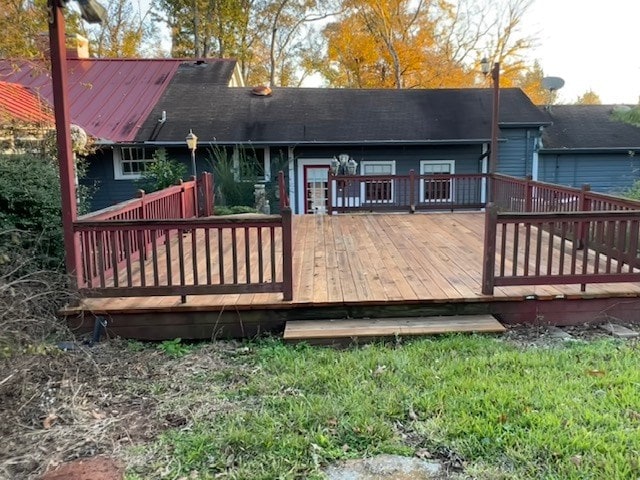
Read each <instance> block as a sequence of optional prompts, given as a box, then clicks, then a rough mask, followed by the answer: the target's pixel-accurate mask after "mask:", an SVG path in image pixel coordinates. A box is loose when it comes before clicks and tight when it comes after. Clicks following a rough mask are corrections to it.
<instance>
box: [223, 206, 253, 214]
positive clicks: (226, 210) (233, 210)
mask: <svg viewBox="0 0 640 480" xmlns="http://www.w3.org/2000/svg"><path fill="white" fill-rule="evenodd" d="M214 210H215V214H216V215H238V214H240V213H256V212H257V210H256V209H255V208H252V207H247V206H245V205H234V206H232V207H227V206H224V205H221V206H217V205H216V207H215V209H214Z"/></svg>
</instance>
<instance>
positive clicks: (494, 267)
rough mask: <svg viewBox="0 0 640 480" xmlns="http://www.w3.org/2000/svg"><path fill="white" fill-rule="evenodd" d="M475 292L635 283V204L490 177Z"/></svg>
mask: <svg viewBox="0 0 640 480" xmlns="http://www.w3.org/2000/svg"><path fill="white" fill-rule="evenodd" d="M492 185H493V188H494V191H493V199H494V201H495V206H491V207H490V208H488V209H487V217H486V223H485V246H484V251H485V253H484V268H483V280H482V291H483V293H485V294H491V293H492V292H493V287H494V286H506V285H544V284H571V283H578V284H581V286H582V289H583V290H584V289H585V285H586V284H587V283H602V282H629V281H637V280H638V270H637V269H638V268H640V259H639V258H638V255H639V252H638V221H639V220H640V202H638V201H634V200H630V199H625V198H620V197H614V196H611V195H606V194H601V193H594V192H591V191H590V189H589V186H588V185H585V186H583V187H582V188H581V189H577V188H571V187H565V186H561V185H553V184H549V183H544V182H536V181H532V180H531V179H519V178H514V177H508V176H506V175H494V176H493V177H492Z"/></svg>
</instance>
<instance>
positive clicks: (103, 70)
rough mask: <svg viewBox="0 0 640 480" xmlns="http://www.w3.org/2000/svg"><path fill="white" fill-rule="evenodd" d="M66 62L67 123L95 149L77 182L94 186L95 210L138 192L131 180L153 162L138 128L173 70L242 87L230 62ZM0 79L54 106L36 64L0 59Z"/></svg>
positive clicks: (45, 73)
mask: <svg viewBox="0 0 640 480" xmlns="http://www.w3.org/2000/svg"><path fill="white" fill-rule="evenodd" d="M67 63H68V82H69V95H68V100H69V109H70V113H71V119H72V122H73V123H74V124H76V125H79V126H80V127H82V128H83V129H84V130H85V131H86V132H87V133H88V134H89V135H90V136H91V137H92V138H93V141H94V143H95V146H96V147H97V152H96V154H95V155H93V156H92V157H90V158H89V159H88V166H89V168H88V172H87V175H86V177H85V178H84V179H83V180H82V181H83V182H86V183H87V184H88V185H92V186H93V185H97V187H98V188H97V191H96V193H95V194H94V198H93V205H92V206H93V207H94V208H102V207H105V206H109V205H112V204H115V203H117V202H120V201H123V200H126V199H129V198H131V197H132V196H133V195H134V194H135V192H136V190H137V188H138V187H137V185H136V182H135V180H136V179H137V178H139V177H140V172H141V170H142V169H143V168H144V164H145V163H148V162H150V161H152V154H153V151H154V148H155V147H153V148H147V146H145V145H144V144H140V143H138V142H137V140H136V136H137V133H138V130H139V129H140V127H141V126H142V124H143V122H144V121H145V120H146V119H147V118H148V117H149V114H150V112H151V110H152V109H153V107H154V106H155V105H156V103H157V102H158V100H159V99H160V98H161V96H162V94H163V93H164V91H165V89H166V88H167V86H168V85H169V83H170V82H171V80H172V78H173V76H174V75H175V74H176V72H177V71H179V70H186V71H200V70H202V69H206V70H207V71H214V72H215V74H216V76H217V79H218V81H219V82H220V83H222V84H224V85H225V86H239V85H242V77H241V75H240V72H239V68H238V66H237V62H236V61H235V60H220V59H206V60H199V61H190V60H177V59H154V60H146V59H144V60H141V59H93V58H78V57H72V58H69V59H68V60H67ZM210 77H211V76H210ZM0 79H2V80H6V81H8V82H12V83H14V84H18V85H21V86H22V87H23V88H28V89H29V90H30V91H31V92H34V93H36V94H37V95H38V97H39V98H42V99H43V100H44V101H45V102H46V103H47V104H48V105H53V92H52V86H51V77H50V74H49V72H48V70H47V68H46V66H45V65H44V64H43V63H41V62H34V61H15V60H0ZM185 101H188V100H187V99H185ZM170 115H171V114H170V113H168V114H167V117H169V116H170ZM158 120H161V118H159V119H158ZM183 143H184V137H183Z"/></svg>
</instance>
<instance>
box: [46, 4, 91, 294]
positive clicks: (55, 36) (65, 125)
mask: <svg viewBox="0 0 640 480" xmlns="http://www.w3.org/2000/svg"><path fill="white" fill-rule="evenodd" d="M49 7H50V13H49V15H50V22H49V46H50V50H51V85H52V88H53V111H54V116H55V125H56V146H57V148H58V168H59V171H60V193H61V203H62V227H63V236H64V252H65V267H66V270H67V274H69V276H70V277H71V280H72V283H73V286H74V287H77V286H78V284H79V279H80V276H81V272H82V268H83V267H82V256H81V255H82V253H81V252H82V246H81V242H80V236H79V234H78V233H77V232H75V231H74V223H75V222H76V220H77V219H78V206H77V194H76V175H75V162H74V155H73V148H72V144H71V113H70V110H69V100H68V92H69V87H68V81H67V75H68V73H67V49H66V47H65V42H66V35H65V22H64V14H63V7H62V5H59V2H49Z"/></svg>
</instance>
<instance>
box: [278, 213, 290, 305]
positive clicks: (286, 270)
mask: <svg viewBox="0 0 640 480" xmlns="http://www.w3.org/2000/svg"><path fill="white" fill-rule="evenodd" d="M280 215H281V217H282V275H283V279H282V282H283V289H282V294H283V299H284V300H285V301H291V300H293V225H292V223H293V218H292V213H291V207H289V206H286V207H284V209H283V210H282V212H280Z"/></svg>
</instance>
